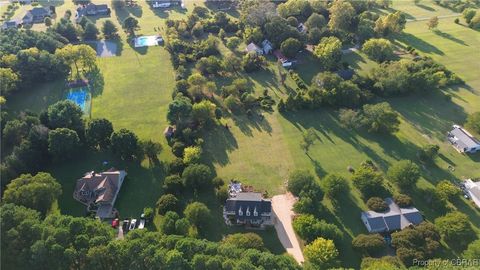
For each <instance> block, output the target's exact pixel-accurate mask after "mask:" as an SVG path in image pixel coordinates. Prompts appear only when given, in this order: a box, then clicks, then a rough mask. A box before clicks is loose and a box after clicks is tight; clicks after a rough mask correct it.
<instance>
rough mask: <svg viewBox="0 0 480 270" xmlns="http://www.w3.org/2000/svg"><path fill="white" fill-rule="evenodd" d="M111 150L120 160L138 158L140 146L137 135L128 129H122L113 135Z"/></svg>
mask: <svg viewBox="0 0 480 270" xmlns="http://www.w3.org/2000/svg"><path fill="white" fill-rule="evenodd" d="M110 141H111V144H110V148H111V149H112V152H113V153H114V154H115V155H117V156H118V157H119V158H121V159H124V160H132V159H133V158H134V157H138V154H139V150H140V146H139V142H138V138H137V135H135V133H133V132H131V131H130V130H128V129H124V128H122V129H120V130H119V131H115V132H114V133H112V136H111V137H110Z"/></svg>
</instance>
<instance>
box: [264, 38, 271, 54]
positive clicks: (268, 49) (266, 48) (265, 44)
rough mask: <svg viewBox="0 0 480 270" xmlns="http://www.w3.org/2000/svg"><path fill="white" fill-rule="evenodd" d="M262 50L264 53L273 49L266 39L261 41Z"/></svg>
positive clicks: (268, 52)
mask: <svg viewBox="0 0 480 270" xmlns="http://www.w3.org/2000/svg"><path fill="white" fill-rule="evenodd" d="M262 50H263V53H264V54H270V53H271V52H272V51H273V45H272V43H271V42H270V41H269V40H268V39H265V40H264V41H262Z"/></svg>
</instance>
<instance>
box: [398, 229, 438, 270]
mask: <svg viewBox="0 0 480 270" xmlns="http://www.w3.org/2000/svg"><path fill="white" fill-rule="evenodd" d="M439 241H440V235H439V233H438V231H437V229H436V228H435V226H434V225H433V224H431V223H428V222H422V223H420V224H419V225H417V226H415V227H413V228H405V229H403V230H401V231H399V232H395V233H393V234H392V246H393V247H394V248H395V249H396V251H397V256H398V258H399V259H400V260H401V261H402V262H403V263H404V264H405V265H406V266H411V265H412V264H413V260H414V259H417V260H426V259H429V258H432V256H434V255H435V254H436V253H435V252H436V251H437V250H438V249H439V248H440V243H439Z"/></svg>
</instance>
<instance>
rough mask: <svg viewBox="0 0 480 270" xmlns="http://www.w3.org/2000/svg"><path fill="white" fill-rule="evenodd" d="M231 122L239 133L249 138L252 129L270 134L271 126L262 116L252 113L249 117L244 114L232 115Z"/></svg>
mask: <svg viewBox="0 0 480 270" xmlns="http://www.w3.org/2000/svg"><path fill="white" fill-rule="evenodd" d="M232 120H233V121H234V123H235V125H236V126H237V127H238V128H239V129H240V131H241V132H242V133H243V134H245V135H246V136H249V137H252V136H253V130H254V129H255V130H258V131H260V132H267V133H268V134H271V133H272V126H271V125H270V123H269V122H268V120H267V119H266V118H265V116H263V114H259V113H253V114H252V115H251V116H249V115H244V114H242V115H232Z"/></svg>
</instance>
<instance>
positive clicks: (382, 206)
mask: <svg viewBox="0 0 480 270" xmlns="http://www.w3.org/2000/svg"><path fill="white" fill-rule="evenodd" d="M367 206H368V208H369V209H370V210H372V211H375V212H384V211H386V210H387V209H388V205H387V203H386V202H385V201H384V200H383V199H382V198H380V197H371V198H370V199H368V201H367Z"/></svg>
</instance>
